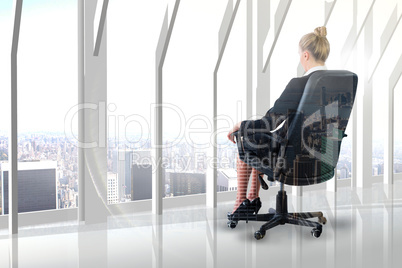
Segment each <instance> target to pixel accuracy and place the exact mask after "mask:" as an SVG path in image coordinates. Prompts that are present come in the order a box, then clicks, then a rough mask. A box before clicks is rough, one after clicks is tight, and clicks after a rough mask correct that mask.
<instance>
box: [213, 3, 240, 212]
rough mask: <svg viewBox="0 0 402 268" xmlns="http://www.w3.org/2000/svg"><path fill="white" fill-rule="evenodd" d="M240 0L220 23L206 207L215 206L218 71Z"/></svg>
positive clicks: (229, 9)
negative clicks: (210, 165) (210, 162)
mask: <svg viewBox="0 0 402 268" xmlns="http://www.w3.org/2000/svg"><path fill="white" fill-rule="evenodd" d="M239 5H240V0H237V2H236V5H235V7H234V8H233V1H232V0H229V1H228V4H227V6H226V11H225V14H224V16H223V20H222V24H221V27H220V30H219V55H218V60H217V62H216V65H215V69H214V73H213V91H212V103H213V104H212V118H213V125H212V135H213V138H212V144H211V146H210V147H209V150H208V152H207V157H208V158H212V159H213V161H212V163H213V164H212V167H209V166H207V187H206V188H207V189H206V192H207V193H206V199H207V200H206V203H207V206H208V207H213V208H215V207H216V205H217V186H216V185H217V156H218V154H217V151H218V150H217V147H218V142H217V136H216V134H217V113H218V97H217V96H218V71H219V66H220V64H221V61H222V57H223V54H224V52H225V48H226V44H227V42H228V39H229V36H230V32H231V30H232V26H233V22H234V20H235V18H236V14H237V10H238V9H239Z"/></svg>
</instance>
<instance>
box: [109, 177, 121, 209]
mask: <svg viewBox="0 0 402 268" xmlns="http://www.w3.org/2000/svg"><path fill="white" fill-rule="evenodd" d="M119 200H120V195H119V176H118V174H117V173H113V172H108V173H107V203H108V204H116V203H118V202H119Z"/></svg>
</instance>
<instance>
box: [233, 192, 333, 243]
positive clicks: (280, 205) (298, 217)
mask: <svg viewBox="0 0 402 268" xmlns="http://www.w3.org/2000/svg"><path fill="white" fill-rule="evenodd" d="M314 217H318V222H314V221H310V220H308V219H310V218H314ZM241 220H243V221H246V222H248V221H265V222H266V223H265V224H264V225H262V226H261V228H260V230H258V231H256V232H255V233H254V237H255V238H256V239H257V240H260V239H262V238H264V236H265V234H266V231H267V230H269V229H271V228H273V227H275V226H277V225H283V224H286V223H288V224H293V225H300V226H308V227H313V229H312V231H311V235H312V236H314V237H316V238H318V237H320V235H321V233H322V224H326V222H327V219H326V218H325V217H324V216H323V214H322V212H321V211H318V212H300V213H297V212H295V213H288V205H287V195H286V192H285V191H284V190H283V189H282V190H281V191H279V192H278V194H277V195H276V209H273V208H270V209H269V213H266V214H246V213H245V214H242V215H239V216H237V217H236V218H235V219H233V218H232V219H229V222H228V226H229V227H230V228H232V229H233V228H235V227H236V225H237V223H238V221H241Z"/></svg>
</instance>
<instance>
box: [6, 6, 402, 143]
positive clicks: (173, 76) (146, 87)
mask: <svg viewBox="0 0 402 268" xmlns="http://www.w3.org/2000/svg"><path fill="white" fill-rule="evenodd" d="M12 2H13V1H11V0H2V1H1V3H0V15H1V17H0V34H1V35H2V36H3V37H2V38H1V40H2V42H0V53H1V54H0V58H1V62H0V68H1V69H0V70H1V72H0V74H1V79H0V85H1V94H2V96H4V98H2V102H1V105H0V113H1V114H2V115H3V116H2V118H3V119H2V121H1V122H2V124H1V126H0V129H1V130H3V131H4V130H7V129H6V128H5V127H4V126H8V124H9V120H8V118H9V101H7V100H8V99H9V98H10V95H9V94H10V93H9V90H8V89H9V88H10V84H9V83H10V82H9V77H10V75H9V61H8V59H9V57H10V54H9V51H10V47H11V29H12V24H11V20H12V19H11V18H12V6H13V3H12ZM76 2H77V1H76V0H58V1H54V0H24V6H23V17H22V22H21V33H20V46H19V54H18V66H19V69H18V72H19V73H18V75H19V80H18V90H19V130H20V131H21V132H24V131H31V132H34V131H42V130H46V131H63V130H64V128H65V118H66V115H68V114H69V111H70V109H71V108H72V107H74V106H75V105H76V103H77V97H78V91H77V34H76V30H77V8H76ZM234 2H235V1H234ZM324 2H325V1H322V0H308V1H305V0H303V1H301V0H294V1H292V5H291V8H290V10H289V14H288V19H287V20H286V21H285V24H284V25H283V29H282V33H281V36H280V37H279V39H278V42H277V44H276V47H275V51H274V54H273V56H272V59H271V81H270V87H271V99H270V103H267V110H268V109H269V107H270V106H271V105H272V104H273V102H274V101H275V99H276V98H277V97H279V95H280V94H281V92H282V90H283V89H284V87H285V86H286V84H287V82H288V81H289V80H290V79H291V78H293V77H295V76H296V70H297V66H298V59H299V58H298V54H297V44H298V41H299V39H300V37H301V36H302V35H304V34H305V33H308V32H311V31H313V30H314V28H315V27H317V26H320V25H322V24H323V21H324ZM351 2H352V1H346V0H338V1H337V5H336V7H335V9H334V12H333V14H332V17H331V19H330V21H329V23H328V25H327V26H328V39H329V41H330V43H331V54H330V57H329V59H328V62H327V65H328V68H329V69H342V68H347V69H353V64H352V60H349V61H348V62H347V63H346V64H345V63H344V62H343V61H342V54H341V51H342V48H343V46H344V44H345V43H344V40H346V38H347V35H348V33H349V29H350V27H351V23H352V16H351V14H352V13H351V12H352V11H351V10H352V3H351ZM377 2H378V3H376V6H375V9H374V10H375V12H374V14H373V16H374V26H373V28H374V30H373V35H374V40H375V42H374V47H373V56H372V58H373V61H374V62H376V61H377V59H378V57H379V51H380V46H381V44H380V42H378V41H377V40H379V39H380V38H381V34H382V31H383V29H384V28H385V27H386V24H387V22H388V19H389V17H390V15H391V13H392V11H393V10H394V8H395V6H396V4H397V3H398V2H400V1H396V0H386V1H377ZM245 3H246V1H242V2H241V4H240V7H239V11H238V14H237V17H236V20H235V22H234V25H233V29H232V33H231V36H230V38H229V40H228V44H227V48H226V51H225V54H224V57H223V60H222V63H221V66H220V69H219V73H218V115H220V121H219V122H218V127H219V128H222V129H223V131H222V132H224V130H226V129H227V130H228V129H229V128H230V125H231V124H234V123H236V122H237V121H241V120H244V119H246V111H245V99H246V66H245V65H246V53H245V52H246V39H245V36H246V28H245V22H246V4H245ZM278 3H279V0H273V1H271V29H270V35H272V34H273V28H274V27H273V26H274V13H275V9H276V6H277V5H278ZM173 4H174V1H172V0H170V1H165V0H152V1H130V0H114V1H110V2H109V8H108V26H107V27H108V28H107V34H108V43H107V49H108V77H107V79H108V102H109V104H112V105H111V106H109V107H110V108H113V109H110V110H109V111H108V112H109V113H108V116H109V118H113V120H121V122H122V123H123V126H125V127H126V128H125V130H123V129H121V130H120V131H128V132H130V131H135V130H136V129H138V127H139V125H140V123H141V122H144V121H145V122H148V126H149V124H150V119H149V118H150V111H151V104H152V103H153V102H154V90H155V66H154V62H155V48H156V43H157V40H158V37H159V33H160V29H161V25H162V20H163V16H164V12H165V10H166V7H167V6H168V11H169V14H171V12H172V9H173ZM226 4H227V1H223V0H219V1H217V0H203V1H193V0H192V1H186V0H182V1H181V4H180V7H179V12H178V15H177V19H176V24H175V27H174V30H173V34H172V38H171V41H170V46H169V48H168V52H167V57H166V61H165V64H164V69H163V78H164V80H163V90H164V101H165V102H166V103H168V104H170V107H171V109H166V111H165V116H164V131H165V132H166V133H170V134H172V135H173V136H174V135H175V134H177V133H179V132H180V131H179V129H182V128H184V129H186V130H189V129H190V128H196V127H199V128H201V129H205V128H206V129H208V126H209V125H210V124H211V123H212V122H211V120H209V119H208V118H211V115H212V113H211V112H212V103H211V100H212V86H213V83H212V82H213V80H212V78H213V76H212V74H213V70H214V67H215V64H216V60H217V56H218V31H219V27H220V23H221V20H222V16H223V14H224V11H225V8H226ZM369 6H370V1H362V0H359V1H358V7H359V9H358V17H357V24H358V25H361V23H362V21H363V20H364V18H365V14H366V10H367V9H368V7H369ZM399 6H400V3H399ZM399 9H400V8H399ZM399 9H398V13H397V14H398V16H399V14H400V11H399ZM311 14H314V16H312V15H311ZM358 27H360V26H358ZM401 31H402V29H401V26H398V28H397V30H396V32H395V36H394V38H393V39H392V41H391V43H390V44H389V47H388V48H387V51H386V53H385V54H384V56H383V58H382V60H381V62H380V64H379V67H378V68H377V71H376V73H375V76H374V85H375V86H376V88H375V90H374V93H373V94H374V95H373V96H374V99H375V102H374V107H373V109H374V113H373V121H374V122H376V123H375V124H374V127H373V130H374V137H378V138H379V139H381V138H382V136H381V135H382V134H381V133H383V131H381V125H379V126H378V127H377V122H381V121H383V119H384V116H385V114H384V110H385V108H386V107H385V106H384V105H385V104H384V103H385V100H384V96H385V95H384V94H383V90H382V87H383V86H384V87H385V88H386V87H387V85H386V83H387V79H386V77H388V76H389V73H390V72H391V71H392V68H393V66H394V65H395V63H396V60H397V59H398V58H399V55H401V52H402V50H401V49H400V47H402V46H401V45H402V41H401V40H400V38H397V37H396V36H402V33H401ZM360 39H363V37H361V38H360ZM360 42H361V41H360ZM358 45H359V46H360V47H363V46H364V44H360V43H358ZM268 47H269V46H268ZM265 54H266V53H265ZM357 54H359V55H360V56H359V57H361V54H362V52H357ZM363 57H364V55H363ZM264 61H265V60H264ZM354 71H356V72H358V73H359V77H361V78H363V75H360V73H362V72H364V66H361V64H360V65H359V64H358V68H357V69H356V70H354ZM361 81H363V80H361ZM400 84H401V83H399V84H398V86H397V88H396V89H395V90H396V93H397V94H396V95H395V96H400V94H399V93H398V92H400V91H401V85H400ZM359 86H360V85H359ZM398 94H399V95H398ZM172 107H173V108H172ZM395 109H396V112H397V111H399V110H398V109H400V108H399V107H398V106H396V107H395ZM133 117H136V118H143V119H144V120H142V121H141V120H137V122H139V123H136V122H135V121H130V120H129V119H130V118H133ZM72 118H73V119H72V120H73V123H72V124H73V125H74V124H76V122H77V120H76V117H72ZM119 118H120V119H119ZM181 118H182V119H183V118H184V121H183V120H181V121H180V119H181ZM180 122H181V123H180ZM124 124H125V125H124ZM142 125H143V126H145V127H146V124H142ZM400 125H401V124H396V125H395V126H396V128H397V131H399V133H402V131H401V126H400ZM120 128H121V126H120ZM113 131H116V129H114V130H112V132H113Z"/></svg>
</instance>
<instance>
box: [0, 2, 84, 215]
mask: <svg viewBox="0 0 402 268" xmlns="http://www.w3.org/2000/svg"><path fill="white" fill-rule="evenodd" d="M4 2H5V1H2V4H1V5H3V4H4ZM12 2H13V1H7V3H8V4H9V6H8V5H7V8H6V9H5V10H6V11H7V14H6V15H7V16H6V17H3V16H2V20H4V19H8V18H10V20H11V18H12V17H13V14H12V12H14V10H12ZM1 9H2V12H4V11H3V8H1ZM2 15H3V14H2ZM2 25H3V21H2ZM5 25H6V27H5V28H6V29H8V31H10V32H9V33H7V34H4V33H3V32H2V35H3V36H4V35H5V36H8V37H9V38H2V40H7V41H8V40H10V41H11V39H12V38H11V30H12V27H13V24H12V23H10V21H9V22H8V23H6V24H5ZM1 28H2V29H3V27H1ZM4 43H5V45H4V46H3V42H2V47H1V53H2V54H3V53H4V54H5V55H7V56H5V57H2V58H3V59H10V56H9V55H10V52H11V50H10V49H11V43H8V42H4ZM3 68H4V69H5V70H6V71H5V72H3V71H2V73H5V74H7V73H8V74H10V61H8V60H6V61H4V63H3V61H2V70H4V69H3ZM1 81H2V82H1V83H2V87H1V88H2V91H3V89H4V91H7V92H5V93H3V92H2V95H3V94H4V96H5V97H7V96H8V99H9V91H10V75H7V76H6V77H5V78H4V79H3V78H2V79H1ZM3 83H4V87H3ZM77 92H78V91H77V7H76V1H72V0H62V1H57V3H55V2H54V1H50V0H41V1H37V0H25V1H24V2H23V10H22V20H21V29H20V38H19V49H18V161H19V163H18V168H19V172H18V188H19V196H18V200H19V212H32V211H41V210H49V209H62V208H73V207H77V205H78V183H77V182H78V176H77V147H76V143H75V141H74V140H72V139H70V136H69V135H71V134H73V133H74V131H76V127H74V124H76V122H75V121H74V120H73V118H74V117H73V116H70V115H69V113H71V108H72V107H74V106H75V105H76V103H77ZM5 99H7V98H5ZM4 101H5V100H4ZM5 102H6V101H5ZM9 105H10V104H9V102H8V101H7V105H5V106H6V107H7V106H8V107H7V112H5V113H3V110H2V114H3V115H4V118H5V120H4V121H2V125H1V126H0V129H1V131H2V132H1V133H4V131H7V129H8V124H9V118H10V115H9V109H10V107H9ZM1 106H3V105H1ZM2 109H3V107H2ZM69 118H70V119H72V120H71V121H68V119H69ZM3 122H4V124H3ZM6 135H7V136H8V133H7V134H1V137H2V138H1V141H0V150H1V160H0V161H2V162H1V168H0V170H1V178H2V187H3V188H2V189H3V191H2V192H3V201H4V208H3V213H5V214H7V213H8V170H9V166H8V161H7V160H8V156H7V155H8V142H7V139H6V138H5V137H7V136H6Z"/></svg>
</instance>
